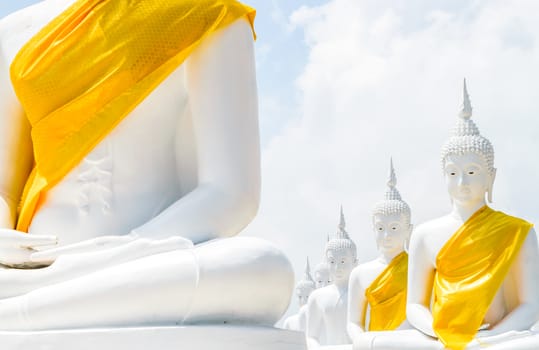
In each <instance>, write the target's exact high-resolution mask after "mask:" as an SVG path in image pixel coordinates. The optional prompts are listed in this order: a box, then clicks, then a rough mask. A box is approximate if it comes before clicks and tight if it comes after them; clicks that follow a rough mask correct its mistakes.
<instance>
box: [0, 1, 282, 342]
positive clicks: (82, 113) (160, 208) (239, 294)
mask: <svg viewBox="0 0 539 350" xmlns="http://www.w3.org/2000/svg"><path fill="white" fill-rule="evenodd" d="M196 3H197V6H196V7H195V6H191V5H189V6H191V7H192V8H191V7H186V6H185V4H190V3H189V2H186V1H180V0H178V1H172V2H170V1H164V0H144V1H142V0H140V1H126V0H115V1H112V0H105V1H100V2H99V6H96V5H95V2H92V1H88V0H77V1H75V0H44V1H42V2H39V3H37V4H35V5H33V6H30V7H28V8H25V9H23V10H21V11H18V12H16V13H14V14H12V15H9V16H8V17H6V18H3V19H2V20H1V21H0V50H1V55H0V140H1V141H0V142H1V143H2V151H1V152H0V226H1V227H2V229H0V261H1V263H2V264H3V267H2V268H1V270H0V286H1V288H0V331H6V330H17V331H22V330H49V329H65V328H84V327H108V326H131V325H175V324H199V323H221V324H223V323H249V324H259V325H273V324H274V323H275V322H276V321H277V320H278V319H279V318H280V317H281V315H282V314H283V313H284V311H285V310H286V309H287V307H288V303H289V300H290V295H291V292H292V289H293V273H292V269H291V266H290V263H289V261H288V259H287V258H286V257H285V256H284V255H283V254H282V253H281V252H280V251H279V250H278V249H277V248H275V247H274V246H273V245H271V244H269V243H267V242H265V241H262V240H259V239H255V238H248V237H245V238H229V237H231V236H235V235H236V234H238V233H239V232H240V231H241V230H242V229H243V228H244V227H245V226H246V225H247V224H248V223H249V222H250V221H251V220H252V218H253V217H254V215H255V213H256V212H257V208H258V204H259V191H260V166H259V137H258V122H257V93H256V80H255V62H254V55H253V32H252V29H251V25H250V22H249V21H248V19H249V20H250V21H252V17H253V12H252V10H250V9H249V8H247V7H245V6H244V5H241V4H239V3H237V2H235V1H232V0H226V1H212V0H203V1H198V2H196ZM214 3H215V4H214ZM182 6H183V7H182ZM191 10H192V11H191ZM107 11H108V12H107ZM182 11H183V12H182ZM197 11H198V12H197ZM111 13H114V16H111V15H110V14H111ZM190 16H195V17H197V18H198V19H199V20H197V18H192V17H190ZM141 19H143V20H141ZM200 19H202V21H200ZM183 20H188V21H190V22H189V23H188V25H186V24H185V23H184V22H182V21H183ZM177 22H179V24H180V26H181V27H182V28H180V29H181V30H183V31H185V33H184V34H185V35H183V36H182V35H180V34H178V35H176V29H177V28H175V27H174V26H176V25H177V24H178V23H177ZM152 26H154V27H152ZM159 26H163V27H164V28H165V29H166V31H165V30H163V31H162V32H161V31H159V30H157V31H156V30H154V29H155V27H159ZM44 28H45V29H44ZM193 28H194V29H193ZM214 29H215V30H214ZM191 30H193V32H192V33H191V32H190V31H191ZM195 30H196V32H195ZM103 36H106V38H107V40H104V39H103ZM153 36H156V38H154V37H153ZM154 40H155V41H154ZM29 41H30V43H31V44H29V45H25V43H27V42H29ZM176 43H180V44H181V45H182V46H181V47H180V48H176V47H175V45H176ZM154 44H155V45H154ZM180 44H178V45H180ZM23 45H24V46H23ZM154 46H155V47H154ZM173 46H174V47H173ZM171 47H173V48H172V49H171ZM150 48H153V49H152V50H149V49H150ZM176 49H177V52H176V51H173V50H176ZM171 50H172V51H171ZM171 52H173V53H171ZM167 55H169V56H167ZM163 57H165V58H163ZM70 60H72V61H70ZM157 61H159V62H160V63H159V64H156V63H155V62H157ZM70 62H71V63H70ZM75 63H76V64H75ZM125 65H127V66H126V68H125V69H124V66H125ZM10 66H11V72H10ZM141 67H142V68H141ZM10 77H11V78H10ZM91 79H93V80H91ZM85 84H86V85H85ZM70 87H72V88H73V90H70ZM116 89H118V91H116ZM122 89H123V90H122ZM142 90H143V91H142ZM141 91H142V92H141ZM60 99H65V101H64V100H62V101H60ZM103 101H108V102H107V103H109V104H106V105H101V104H100V103H102V102H103ZM118 111H121V112H122V113H123V114H125V118H123V119H121V120H119V119H118V118H117V117H118V116H117V113H118ZM60 116H61V118H60ZM62 118H64V119H62ZM114 118H116V119H114ZM101 122H103V124H101ZM105 122H106V123H105ZM104 124H106V125H107V127H106V128H105V127H104V126H103V125H104ZM109 129H110V130H109ZM79 130H80V131H79ZM96 130H97V132H96ZM88 135H90V136H88ZM88 140H90V141H88ZM68 146H69V147H68ZM54 147H56V148H54ZM81 150H84V152H83V154H82V155H80V153H81V152H82V151H81ZM72 154H77V155H79V156H80V158H81V159H80V160H77V158H76V157H73V156H72ZM66 160H68V161H66ZM32 169H33V170H32ZM62 172H64V173H65V174H64V173H62ZM58 174H59V175H58ZM29 177H30V178H29ZM23 188H25V191H24V193H23ZM21 197H22V198H23V200H22V206H21V208H20V210H18V205H19V204H20V203H21ZM15 227H17V229H15ZM22 231H26V232H27V233H23V232H22ZM202 243H204V244H202ZM51 248H52V249H51ZM35 265H50V267H46V268H41V269H13V268H10V267H12V266H17V267H32V266H35ZM268 286H271V288H268Z"/></svg>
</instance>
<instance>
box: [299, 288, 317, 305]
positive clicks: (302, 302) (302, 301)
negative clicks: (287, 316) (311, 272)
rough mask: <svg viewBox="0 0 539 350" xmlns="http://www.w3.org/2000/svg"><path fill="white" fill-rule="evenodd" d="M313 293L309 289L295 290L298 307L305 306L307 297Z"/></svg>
mask: <svg viewBox="0 0 539 350" xmlns="http://www.w3.org/2000/svg"><path fill="white" fill-rule="evenodd" d="M312 292H313V289H311V288H297V289H296V293H297V295H298V303H299V306H303V305H305V304H307V301H308V300H309V295H311V293H312Z"/></svg>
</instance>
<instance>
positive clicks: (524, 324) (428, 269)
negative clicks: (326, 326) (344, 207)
mask: <svg viewBox="0 0 539 350" xmlns="http://www.w3.org/2000/svg"><path fill="white" fill-rule="evenodd" d="M471 116H472V107H471V104H470V100H469V97H468V93H467V90H466V82H465V83H464V107H463V109H462V112H461V113H460V115H459V118H458V121H457V125H456V127H455V129H454V130H453V133H452V135H451V137H450V138H449V140H448V141H447V142H446V143H445V145H444V146H443V148H442V166H443V171H444V177H445V180H446V184H447V190H448V192H449V196H450V198H451V202H452V206H453V209H452V210H451V212H450V213H449V214H448V215H446V216H443V217H440V218H438V219H435V220H432V221H429V222H426V223H425V224H423V225H420V226H419V227H417V229H416V230H414V234H413V235H412V238H411V241H410V251H409V269H408V274H409V275H408V301H407V318H408V321H409V322H410V324H411V325H412V326H413V327H414V328H415V330H409V331H394V332H387V333H379V334H378V335H377V336H376V337H374V338H373V339H372V341H371V343H370V347H371V348H374V349H399V350H400V349H444V348H449V349H464V348H466V349H475V348H477V349H479V348H483V347H486V346H490V347H489V349H534V348H537V347H538V346H539V338H538V337H537V336H534V335H533V332H531V331H529V329H530V327H531V326H532V325H533V324H534V323H535V322H536V321H537V320H538V318H539V299H538V298H537V297H538V295H539V251H538V250H539V248H538V243H537V236H536V233H535V231H534V229H533V227H532V226H533V225H532V224H530V223H528V222H526V221H524V220H522V219H519V218H516V217H512V216H509V215H507V214H504V213H502V212H499V211H495V210H493V209H491V208H490V207H489V206H487V204H486V199H485V197H487V198H488V200H489V201H491V200H492V189H493V184H494V179H495V176H496V168H494V151H493V148H492V145H491V143H490V141H489V140H488V139H486V138H485V137H483V136H482V135H481V134H480V133H479V129H478V128H477V126H476V125H475V123H474V122H473V121H472V120H471Z"/></svg>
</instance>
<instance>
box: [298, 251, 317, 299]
mask: <svg viewBox="0 0 539 350" xmlns="http://www.w3.org/2000/svg"><path fill="white" fill-rule="evenodd" d="M315 288H316V283H315V282H314V279H313V277H312V275H311V266H310V264H309V257H307V264H306V266H305V274H304V276H303V279H302V280H300V281H299V282H298V284H297V285H296V289H297V290H300V291H302V292H307V293H310V292H312V291H313V290H315Z"/></svg>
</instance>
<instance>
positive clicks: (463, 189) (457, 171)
mask: <svg viewBox="0 0 539 350" xmlns="http://www.w3.org/2000/svg"><path fill="white" fill-rule="evenodd" d="M471 117H472V105H471V103H470V98H469V96H468V91H467V88H466V80H464V103H463V108H462V111H461V112H460V114H459V118H458V121H457V125H456V126H455V128H454V129H453V131H452V134H451V136H450V137H449V139H448V140H447V142H446V143H445V144H444V146H443V147H442V156H441V160H442V168H443V171H444V177H445V180H446V184H447V189H448V192H449V196H450V197H451V200H452V201H453V202H454V203H457V204H460V205H467V204H475V203H480V202H484V201H485V194H487V197H488V200H489V202H492V187H493V184H494V179H495V178H496V168H494V149H493V148H492V144H491V143H490V141H489V140H488V139H486V138H485V137H483V136H482V135H481V134H480V133H479V129H478V128H477V126H476V125H475V123H474V122H473V121H472V120H471Z"/></svg>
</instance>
